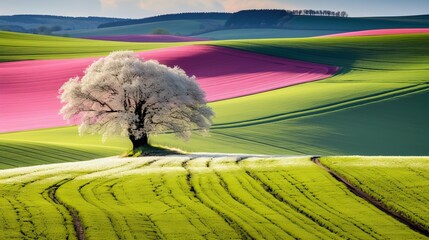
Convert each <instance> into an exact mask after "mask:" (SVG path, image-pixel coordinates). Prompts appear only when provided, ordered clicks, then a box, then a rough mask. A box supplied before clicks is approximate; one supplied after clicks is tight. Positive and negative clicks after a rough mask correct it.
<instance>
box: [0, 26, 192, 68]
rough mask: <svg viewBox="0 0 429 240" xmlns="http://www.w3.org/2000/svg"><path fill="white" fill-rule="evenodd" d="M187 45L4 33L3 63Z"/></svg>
mask: <svg viewBox="0 0 429 240" xmlns="http://www.w3.org/2000/svg"><path fill="white" fill-rule="evenodd" d="M183 44H184V43H123V42H113V41H98V40H85V39H77V38H65V37H52V36H44V35H34V34H24V33H12V32H4V31H0V45H1V49H0V62H8V61H18V60H33V59H62V58H82V57H98V56H105V55H107V54H109V53H110V52H111V51H115V50H134V51H142V50H149V49H155V48H165V47H170V46H178V45H183Z"/></svg>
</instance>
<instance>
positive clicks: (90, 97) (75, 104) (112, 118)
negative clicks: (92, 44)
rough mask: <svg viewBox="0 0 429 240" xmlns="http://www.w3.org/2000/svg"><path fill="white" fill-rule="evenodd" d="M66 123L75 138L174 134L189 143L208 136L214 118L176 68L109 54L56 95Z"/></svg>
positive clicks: (200, 95)
mask: <svg viewBox="0 0 429 240" xmlns="http://www.w3.org/2000/svg"><path fill="white" fill-rule="evenodd" d="M59 92H60V99H61V102H62V103H63V104H64V105H63V107H62V109H61V110H60V114H62V115H63V116H64V119H66V120H71V121H75V122H80V126H79V133H80V134H83V133H89V134H101V135H102V136H103V140H104V139H106V137H108V136H112V135H121V136H128V137H130V139H141V138H146V139H147V136H149V135H153V134H160V133H165V132H171V131H172V132H174V133H175V134H176V135H177V136H179V137H182V138H184V139H188V138H189V137H190V135H191V131H192V130H193V129H199V130H202V131H207V130H208V129H209V128H210V125H211V123H212V122H211V117H212V116H213V115H214V113H213V111H212V110H211V108H210V107H208V106H207V105H206V101H205V95H204V92H203V91H202V90H201V89H200V87H199V86H198V84H197V82H196V81H195V77H194V76H192V77H189V76H187V75H186V73H185V72H184V71H183V70H182V69H181V68H179V67H177V66H176V67H174V68H170V67H167V66H165V65H162V64H160V63H158V62H157V61H154V60H149V61H143V60H140V59H139V58H138V57H137V56H136V55H135V54H134V53H133V52H132V51H116V52H112V53H111V54H110V55H109V56H107V57H105V58H100V59H99V60H97V61H95V62H94V63H93V64H91V65H90V66H89V67H88V68H87V69H86V70H85V75H84V76H83V77H82V78H81V79H79V77H74V78H71V79H70V80H69V81H67V82H66V83H65V84H64V85H63V86H62V87H61V88H60V90H59Z"/></svg>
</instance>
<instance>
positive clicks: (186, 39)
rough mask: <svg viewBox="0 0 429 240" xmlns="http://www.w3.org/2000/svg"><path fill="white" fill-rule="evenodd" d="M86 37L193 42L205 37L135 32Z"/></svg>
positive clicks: (135, 40)
mask: <svg viewBox="0 0 429 240" xmlns="http://www.w3.org/2000/svg"><path fill="white" fill-rule="evenodd" d="M85 38H86V39H94V40H107V41H121V42H193V41H206V40H207V39H205V38H196V37H183V36H173V35H155V34H135V35H117V36H94V37H85Z"/></svg>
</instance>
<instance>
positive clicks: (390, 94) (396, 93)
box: [211, 84, 429, 130]
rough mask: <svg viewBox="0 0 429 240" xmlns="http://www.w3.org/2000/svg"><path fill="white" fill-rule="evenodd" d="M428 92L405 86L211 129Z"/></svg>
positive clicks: (291, 117) (418, 87)
mask: <svg viewBox="0 0 429 240" xmlns="http://www.w3.org/2000/svg"><path fill="white" fill-rule="evenodd" d="M427 90H429V85H427V84H420V85H416V86H407V87H404V88H398V89H395V90H390V91H386V92H381V93H377V94H372V95H368V96H362V97H359V98H354V99H348V100H346V101H339V102H336V103H332V104H329V105H322V106H317V107H314V108H310V109H303V110H300V111H296V112H288V113H282V114H276V115H272V116H266V117H263V118H256V119H251V120H247V121H238V122H231V123H222V124H215V125H213V127H212V128H211V129H213V130H215V129H224V128H235V127H244V126H252V125H258V124H265V123H270V122H275V121H282V120H287V119H295V118H300V117H309V116H315V115H318V114H325V113H330V112H335V111H339V110H344V109H348V108H353V107H358V106H362V105H366V104H371V103H375V102H378V101H384V100H389V99H394V98H397V97H402V96H406V95H410V94H415V93H420V92H426V91H427Z"/></svg>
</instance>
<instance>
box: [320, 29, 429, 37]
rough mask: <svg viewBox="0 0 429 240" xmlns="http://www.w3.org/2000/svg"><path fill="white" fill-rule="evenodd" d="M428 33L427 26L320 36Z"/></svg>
mask: <svg viewBox="0 0 429 240" xmlns="http://www.w3.org/2000/svg"><path fill="white" fill-rule="evenodd" d="M416 33H429V28H398V29H377V30H365V31H357V32H345V33H337V34H331V35H326V36H321V37H357V36H377V35H394V34H416Z"/></svg>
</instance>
